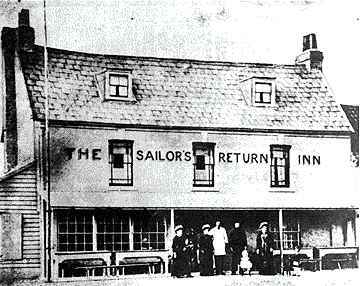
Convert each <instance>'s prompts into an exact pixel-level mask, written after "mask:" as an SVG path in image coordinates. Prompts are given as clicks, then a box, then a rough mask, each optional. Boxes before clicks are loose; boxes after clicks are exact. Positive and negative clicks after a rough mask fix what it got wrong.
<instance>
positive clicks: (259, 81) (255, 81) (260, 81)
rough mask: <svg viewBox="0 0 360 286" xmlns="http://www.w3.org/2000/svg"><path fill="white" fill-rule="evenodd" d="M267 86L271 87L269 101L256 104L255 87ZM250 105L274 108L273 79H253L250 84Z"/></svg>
mask: <svg viewBox="0 0 360 286" xmlns="http://www.w3.org/2000/svg"><path fill="white" fill-rule="evenodd" d="M257 84H269V85H270V86H271V93H270V101H269V102H264V101H262V102H257V101H256V94H257V93H258V92H257V91H256V85H257ZM252 103H253V105H254V106H264V107H265V106H274V105H275V79H274V78H254V79H253V83H252Z"/></svg>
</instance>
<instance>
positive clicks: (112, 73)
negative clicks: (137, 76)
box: [105, 71, 135, 101]
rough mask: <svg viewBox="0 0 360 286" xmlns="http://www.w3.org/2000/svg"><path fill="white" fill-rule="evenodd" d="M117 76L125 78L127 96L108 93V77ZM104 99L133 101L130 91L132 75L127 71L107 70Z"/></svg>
mask: <svg viewBox="0 0 360 286" xmlns="http://www.w3.org/2000/svg"><path fill="white" fill-rule="evenodd" d="M111 76H119V77H126V78H127V83H128V84H127V96H126V97H125V96H113V95H111V93H110V86H111V85H110V77H111ZM105 77H106V80H105V100H115V101H133V100H135V99H134V97H133V93H132V75H131V73H130V72H128V71H107V72H106V74H105Z"/></svg>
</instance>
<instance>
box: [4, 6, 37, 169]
mask: <svg viewBox="0 0 360 286" xmlns="http://www.w3.org/2000/svg"><path fill="white" fill-rule="evenodd" d="M18 19H19V26H18V27H17V28H9V27H4V28H3V29H2V31H1V46H2V54H3V63H4V65H3V68H4V77H5V93H6V94H5V97H4V98H5V108H4V109H5V110H4V112H5V118H6V119H5V124H4V127H5V130H3V134H2V135H3V136H2V137H3V138H2V139H3V140H4V143H5V152H6V167H5V168H6V169H7V170H9V169H11V168H14V167H15V166H17V164H18V133H17V126H18V122H17V120H18V118H17V107H16V101H17V98H16V94H17V91H16V82H15V57H16V55H17V54H18V55H21V53H23V52H31V51H32V50H33V46H34V40H35V33H34V29H33V28H31V27H30V25H29V10H24V9H23V10H21V12H20V13H19V18H18Z"/></svg>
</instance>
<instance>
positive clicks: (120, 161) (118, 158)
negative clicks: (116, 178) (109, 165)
mask: <svg viewBox="0 0 360 286" xmlns="http://www.w3.org/2000/svg"><path fill="white" fill-rule="evenodd" d="M112 156H113V163H114V168H119V169H123V168H124V154H113V155H112Z"/></svg>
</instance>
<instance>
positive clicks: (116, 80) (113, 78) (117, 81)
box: [110, 75, 120, 85]
mask: <svg viewBox="0 0 360 286" xmlns="http://www.w3.org/2000/svg"><path fill="white" fill-rule="evenodd" d="M119 84H120V77H119V76H116V75H110V85H119Z"/></svg>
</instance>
